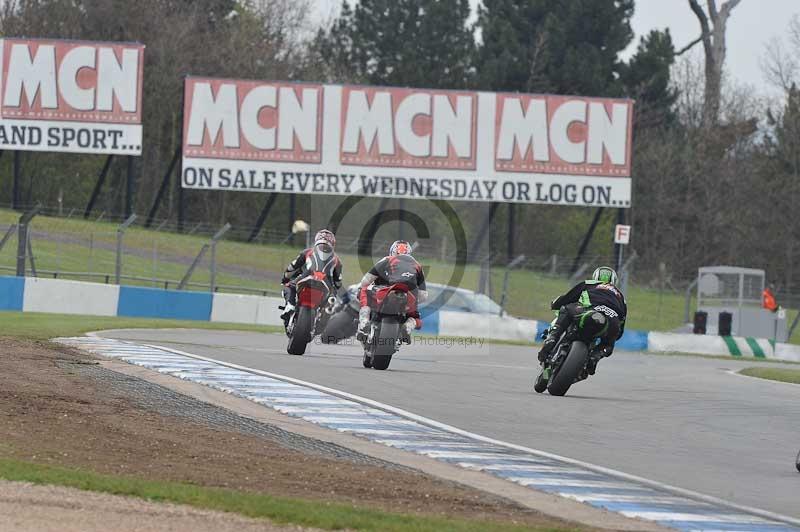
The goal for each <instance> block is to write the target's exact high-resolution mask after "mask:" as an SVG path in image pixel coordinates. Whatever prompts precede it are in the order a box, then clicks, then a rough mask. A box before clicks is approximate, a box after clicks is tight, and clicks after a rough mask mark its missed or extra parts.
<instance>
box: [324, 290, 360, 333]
mask: <svg viewBox="0 0 800 532" xmlns="http://www.w3.org/2000/svg"><path fill="white" fill-rule="evenodd" d="M359 288H360V285H353V286H351V287H349V288H348V289H347V291H346V292H343V293H342V294H341V295H339V296H338V297H337V298H336V304H335V305H334V307H333V313H332V315H331V317H330V319H329V320H328V324H327V325H326V326H325V330H324V331H323V332H322V336H321V337H320V338H321V339H322V343H325V344H336V343H339V342H341V341H342V340H344V339H346V338H350V337H351V336H355V334H356V332H357V331H358V311H359V309H360V308H361V303H360V302H359V300H358V290H359Z"/></svg>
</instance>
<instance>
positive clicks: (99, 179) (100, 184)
mask: <svg viewBox="0 0 800 532" xmlns="http://www.w3.org/2000/svg"><path fill="white" fill-rule="evenodd" d="M113 160H114V154H113V153H112V154H111V155H109V156H108V157H106V162H105V163H104V164H103V168H102V169H101V170H100V173H99V174H98V175H97V183H95V185H94V190H92V195H91V197H90V198H89V203H87V204H86V210H85V211H84V212H83V217H84V219H86V218H89V216H90V215H91V214H92V209H94V204H95V202H96V201H97V198H98V196H100V191H101V190H102V189H103V184H104V183H105V182H106V177H107V176H108V170H109V168H111V163H112V161H113Z"/></svg>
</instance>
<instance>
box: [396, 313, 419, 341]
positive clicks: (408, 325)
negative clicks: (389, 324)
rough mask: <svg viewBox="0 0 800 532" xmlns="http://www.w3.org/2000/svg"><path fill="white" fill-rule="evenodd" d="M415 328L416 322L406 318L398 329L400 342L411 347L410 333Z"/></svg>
mask: <svg viewBox="0 0 800 532" xmlns="http://www.w3.org/2000/svg"><path fill="white" fill-rule="evenodd" d="M416 328H417V320H416V319H414V318H408V319H407V320H406V321H405V323H403V325H402V326H401V327H400V341H401V342H403V343H404V344H409V345H411V331H413V330H414V329H416Z"/></svg>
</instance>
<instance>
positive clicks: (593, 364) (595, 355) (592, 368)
mask: <svg viewBox="0 0 800 532" xmlns="http://www.w3.org/2000/svg"><path fill="white" fill-rule="evenodd" d="M608 356H611V354H610V353H608V351H606V350H605V349H598V350H596V351H593V352H592V353H589V361H588V362H586V372H587V373H588V374H589V375H594V374H595V372H596V371H597V364H598V363H599V362H600V361H601V360H602V359H604V358H606V357H608Z"/></svg>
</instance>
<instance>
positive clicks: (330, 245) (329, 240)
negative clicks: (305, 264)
mask: <svg viewBox="0 0 800 532" xmlns="http://www.w3.org/2000/svg"><path fill="white" fill-rule="evenodd" d="M335 247H336V237H335V236H334V234H333V233H332V232H330V231H328V230H327V229H321V230H319V231H317V234H316V235H314V253H315V254H316V255H317V257H318V258H319V259H320V260H328V259H329V258H331V255H333V250H334V248H335Z"/></svg>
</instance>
